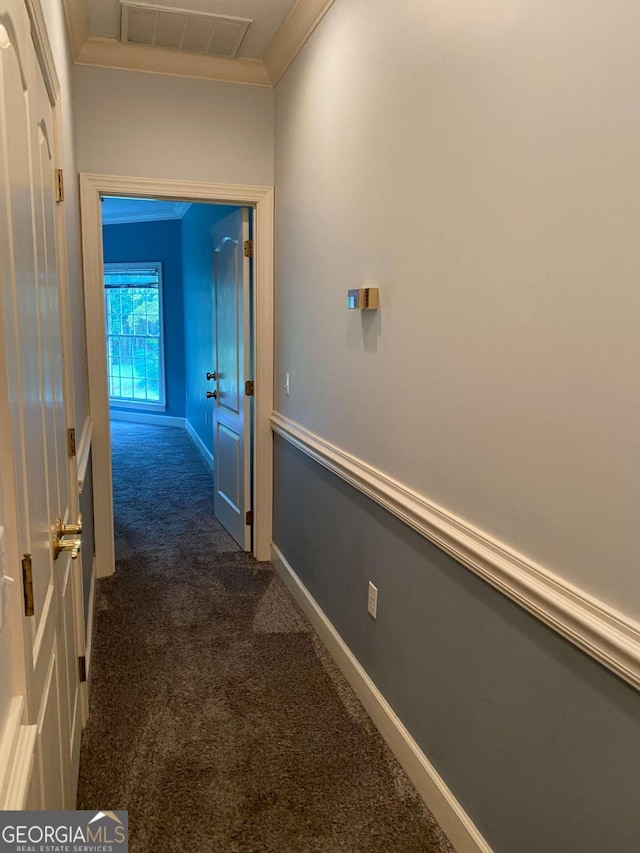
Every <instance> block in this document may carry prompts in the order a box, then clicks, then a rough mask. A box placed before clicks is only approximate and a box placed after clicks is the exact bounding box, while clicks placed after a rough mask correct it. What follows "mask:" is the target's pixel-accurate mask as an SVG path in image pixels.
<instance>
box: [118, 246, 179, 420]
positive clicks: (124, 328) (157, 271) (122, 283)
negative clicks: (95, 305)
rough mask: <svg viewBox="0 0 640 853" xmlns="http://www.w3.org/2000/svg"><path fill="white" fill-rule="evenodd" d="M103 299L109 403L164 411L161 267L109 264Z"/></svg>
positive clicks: (149, 264)
mask: <svg viewBox="0 0 640 853" xmlns="http://www.w3.org/2000/svg"><path fill="white" fill-rule="evenodd" d="M104 294H105V309H106V317H107V378H108V382H109V400H110V401H111V402H112V403H115V404H117V405H118V406H129V407H135V408H146V407H153V408H161V409H164V405H165V389H164V345H163V336H162V326H163V319H162V265H161V264H160V263H155V262H154V263H146V264H105V268H104Z"/></svg>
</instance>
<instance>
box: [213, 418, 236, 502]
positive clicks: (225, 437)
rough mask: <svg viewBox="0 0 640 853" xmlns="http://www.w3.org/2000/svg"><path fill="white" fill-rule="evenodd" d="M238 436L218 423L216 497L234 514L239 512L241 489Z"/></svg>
mask: <svg viewBox="0 0 640 853" xmlns="http://www.w3.org/2000/svg"><path fill="white" fill-rule="evenodd" d="M240 450H241V440H240V436H239V435H238V434H237V433H236V432H233V431H232V430H230V429H229V428H228V427H226V426H225V425H224V424H221V423H220V422H218V424H217V437H216V459H218V469H217V470H218V486H217V495H218V497H220V498H222V499H223V500H225V501H226V502H227V503H228V504H229V506H230V507H231V509H232V510H233V511H234V512H235V513H239V512H240V504H241V487H240V476H239V474H240V469H241V458H240Z"/></svg>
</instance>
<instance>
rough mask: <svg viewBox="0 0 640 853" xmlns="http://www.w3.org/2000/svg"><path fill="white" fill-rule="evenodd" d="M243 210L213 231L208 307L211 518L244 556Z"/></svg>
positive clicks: (246, 342) (247, 408)
mask: <svg viewBox="0 0 640 853" xmlns="http://www.w3.org/2000/svg"><path fill="white" fill-rule="evenodd" d="M248 239H249V211H248V210H247V209H246V208H241V209H239V210H236V211H234V212H233V213H231V214H229V215H228V216H226V217H225V218H224V219H221V220H220V221H219V222H218V223H216V225H215V226H214V245H215V250H214V253H213V291H214V292H213V305H214V340H215V364H216V374H217V379H216V391H217V397H216V399H215V402H214V407H213V411H214V416H213V420H214V469H215V489H216V492H215V514H216V518H218V519H219V521H220V522H221V524H223V525H224V527H226V528H227V530H228V531H229V533H230V534H231V535H232V536H233V538H234V539H235V540H236V542H237V543H238V544H239V545H240V547H241V548H243V549H244V550H245V551H250V550H251V526H250V525H248V524H247V523H246V521H247V512H248V510H249V509H250V508H251V463H250V458H251V398H250V397H247V396H246V394H245V381H246V380H248V379H250V378H251V370H252V367H251V359H250V350H249V348H250V327H249V307H250V306H249V272H250V270H249V259H248V258H247V257H245V255H244V243H245V241H246V240H248Z"/></svg>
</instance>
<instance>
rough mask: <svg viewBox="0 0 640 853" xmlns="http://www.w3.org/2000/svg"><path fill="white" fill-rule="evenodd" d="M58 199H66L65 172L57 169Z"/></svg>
mask: <svg viewBox="0 0 640 853" xmlns="http://www.w3.org/2000/svg"><path fill="white" fill-rule="evenodd" d="M56 201H64V174H63V172H62V169H56Z"/></svg>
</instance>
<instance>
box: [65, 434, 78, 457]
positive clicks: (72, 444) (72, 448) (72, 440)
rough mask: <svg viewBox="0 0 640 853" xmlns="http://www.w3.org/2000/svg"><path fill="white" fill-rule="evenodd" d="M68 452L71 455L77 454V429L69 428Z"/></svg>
mask: <svg viewBox="0 0 640 853" xmlns="http://www.w3.org/2000/svg"><path fill="white" fill-rule="evenodd" d="M67 452H68V454H69V456H70V457H73V456H75V455H76V431H75V429H68V430H67Z"/></svg>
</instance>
